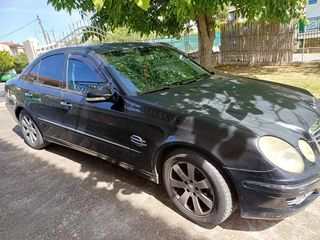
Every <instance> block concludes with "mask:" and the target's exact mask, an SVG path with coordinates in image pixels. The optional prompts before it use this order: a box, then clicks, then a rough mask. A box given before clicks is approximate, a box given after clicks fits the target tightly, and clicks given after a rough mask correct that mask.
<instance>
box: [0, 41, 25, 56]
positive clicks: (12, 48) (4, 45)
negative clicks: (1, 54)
mask: <svg viewBox="0 0 320 240" xmlns="http://www.w3.org/2000/svg"><path fill="white" fill-rule="evenodd" d="M0 51H7V52H9V53H10V55H12V56H17V55H19V54H20V53H24V47H23V45H20V44H18V43H14V42H0Z"/></svg>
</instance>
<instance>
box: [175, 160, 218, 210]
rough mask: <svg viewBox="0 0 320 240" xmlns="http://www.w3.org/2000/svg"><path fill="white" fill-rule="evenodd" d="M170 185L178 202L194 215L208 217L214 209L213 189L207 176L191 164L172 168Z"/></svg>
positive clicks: (181, 164) (178, 164)
mask: <svg viewBox="0 0 320 240" xmlns="http://www.w3.org/2000/svg"><path fill="white" fill-rule="evenodd" d="M169 183H170V186H171V188H172V190H173V192H174V194H175V197H176V198H177V200H178V202H179V203H180V204H181V205H182V206H183V207H184V208H186V209H187V210H189V211H190V212H192V213H193V214H196V215H199V216H205V215H208V214H209V213H210V212H212V210H213V209H214V205H215V199H214V193H213V188H212V186H211V184H210V182H209V179H208V178H207V177H206V175H205V174H204V173H203V172H201V170H200V169H199V168H197V167H196V166H194V165H193V164H191V163H187V162H178V163H176V164H174V165H172V166H171V168H170V172H169Z"/></svg>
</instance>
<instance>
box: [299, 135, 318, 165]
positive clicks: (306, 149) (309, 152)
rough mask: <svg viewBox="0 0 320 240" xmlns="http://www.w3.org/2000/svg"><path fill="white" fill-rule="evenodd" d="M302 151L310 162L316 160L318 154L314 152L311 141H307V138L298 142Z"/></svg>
mask: <svg viewBox="0 0 320 240" xmlns="http://www.w3.org/2000/svg"><path fill="white" fill-rule="evenodd" d="M298 145H299V148H300V151H301V152H302V154H303V156H305V158H306V159H307V160H309V161H310V162H313V163H314V162H315V161H316V155H315V154H314V151H313V149H312V147H311V146H310V144H309V143H307V142H306V141H305V140H301V139H300V140H299V142H298Z"/></svg>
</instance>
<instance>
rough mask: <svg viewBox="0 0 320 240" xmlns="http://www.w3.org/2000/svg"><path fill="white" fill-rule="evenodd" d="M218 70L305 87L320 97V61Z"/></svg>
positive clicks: (225, 67)
mask: <svg viewBox="0 0 320 240" xmlns="http://www.w3.org/2000/svg"><path fill="white" fill-rule="evenodd" d="M216 70H217V71H218V72H223V73H227V74H232V75H239V76H245V77H251V78H257V79H263V80H267V81H272V82H278V83H283V84H287V85H292V86H296V87H299V88H303V89H306V90H308V91H309V92H311V93H312V94H313V95H315V96H316V97H317V98H320V63H304V64H292V65H286V66H262V67H250V66H222V67H217V68H216Z"/></svg>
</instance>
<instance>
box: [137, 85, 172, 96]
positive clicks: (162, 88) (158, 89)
mask: <svg viewBox="0 0 320 240" xmlns="http://www.w3.org/2000/svg"><path fill="white" fill-rule="evenodd" d="M166 89H170V86H163V87H161V88H156V89H152V90H150V91H146V92H142V93H141V94H140V95H143V94H147V93H153V92H158V91H162V90H166Z"/></svg>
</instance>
